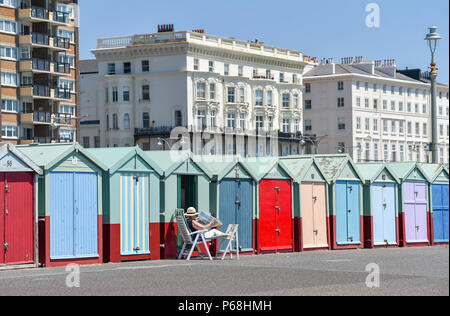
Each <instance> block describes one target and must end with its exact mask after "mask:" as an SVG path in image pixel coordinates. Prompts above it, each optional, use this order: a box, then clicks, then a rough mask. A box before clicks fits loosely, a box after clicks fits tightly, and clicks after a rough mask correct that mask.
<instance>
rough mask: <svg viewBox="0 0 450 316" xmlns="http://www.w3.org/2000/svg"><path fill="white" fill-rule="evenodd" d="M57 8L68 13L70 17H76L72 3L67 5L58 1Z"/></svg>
mask: <svg viewBox="0 0 450 316" xmlns="http://www.w3.org/2000/svg"><path fill="white" fill-rule="evenodd" d="M57 10H58V11H59V12H64V13H67V14H68V15H69V17H70V18H74V12H73V8H72V6H70V5H65V4H62V3H58V6H57Z"/></svg>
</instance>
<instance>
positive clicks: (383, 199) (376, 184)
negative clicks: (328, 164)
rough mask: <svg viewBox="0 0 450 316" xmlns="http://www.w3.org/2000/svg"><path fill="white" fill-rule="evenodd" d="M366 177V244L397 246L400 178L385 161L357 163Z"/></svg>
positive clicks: (364, 185)
mask: <svg viewBox="0 0 450 316" xmlns="http://www.w3.org/2000/svg"><path fill="white" fill-rule="evenodd" d="M355 165H356V167H357V168H358V170H359V172H360V174H361V175H362V177H363V178H364V184H363V196H364V198H363V211H364V247H365V248H374V247H379V246H382V247H387V246H390V247H392V246H398V242H399V209H398V201H399V195H398V194H399V191H398V190H399V184H400V180H399V179H398V178H397V177H396V176H395V173H394V172H393V170H392V169H391V167H389V166H388V165H386V164H385V163H356V164H355Z"/></svg>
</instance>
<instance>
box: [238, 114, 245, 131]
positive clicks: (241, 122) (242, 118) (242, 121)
mask: <svg viewBox="0 0 450 316" xmlns="http://www.w3.org/2000/svg"><path fill="white" fill-rule="evenodd" d="M239 127H240V128H241V129H242V130H243V131H244V130H245V129H246V125H245V114H240V115H239Z"/></svg>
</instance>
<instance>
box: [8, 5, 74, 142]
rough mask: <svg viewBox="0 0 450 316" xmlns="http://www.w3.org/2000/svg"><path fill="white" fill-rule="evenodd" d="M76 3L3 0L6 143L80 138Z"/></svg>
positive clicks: (60, 140) (64, 140)
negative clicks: (78, 133)
mask: <svg viewBox="0 0 450 316" xmlns="http://www.w3.org/2000/svg"><path fill="white" fill-rule="evenodd" d="M77 10H78V9H77V1H76V0H72V1H69V0H59V1H54V0H3V1H0V50H1V55H0V73H1V85H0V97H1V102H2V108H1V119H0V124H1V129H2V135H1V141H4V142H11V143H14V144H30V143H51V142H69V141H74V140H77V125H78V123H77V106H76V105H77V101H78V98H77V94H76V91H78V88H79V87H78V84H77V82H78V71H77V66H78V59H79V58H78V56H79V54H78V21H77V20H78V17H77V16H78V11H77Z"/></svg>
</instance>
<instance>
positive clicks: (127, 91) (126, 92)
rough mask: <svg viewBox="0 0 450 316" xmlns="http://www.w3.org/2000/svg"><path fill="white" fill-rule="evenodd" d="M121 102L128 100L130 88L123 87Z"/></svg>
mask: <svg viewBox="0 0 450 316" xmlns="http://www.w3.org/2000/svg"><path fill="white" fill-rule="evenodd" d="M123 102H130V88H128V87H124V88H123Z"/></svg>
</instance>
